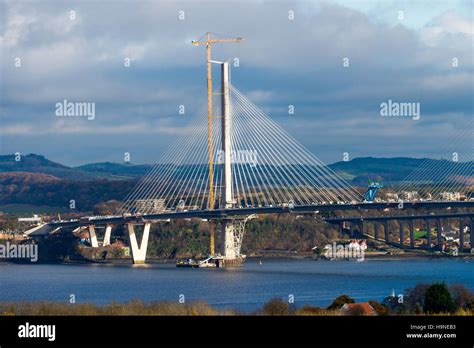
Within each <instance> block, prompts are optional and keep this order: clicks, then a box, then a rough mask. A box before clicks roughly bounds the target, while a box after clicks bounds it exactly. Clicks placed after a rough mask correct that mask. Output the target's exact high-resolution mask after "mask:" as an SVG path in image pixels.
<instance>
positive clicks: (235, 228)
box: [219, 218, 248, 267]
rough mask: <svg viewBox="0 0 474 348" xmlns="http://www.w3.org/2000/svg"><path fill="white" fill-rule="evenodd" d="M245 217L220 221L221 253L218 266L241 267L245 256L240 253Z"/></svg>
mask: <svg viewBox="0 0 474 348" xmlns="http://www.w3.org/2000/svg"><path fill="white" fill-rule="evenodd" d="M247 219H248V218H246V219H243V220H231V219H225V220H222V221H221V253H222V257H223V259H222V263H221V264H219V267H241V266H242V265H243V263H244V261H245V256H243V255H242V254H241V253H240V250H241V248H242V240H243V238H244V233H245V223H246V222H247Z"/></svg>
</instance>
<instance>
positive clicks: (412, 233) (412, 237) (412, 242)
mask: <svg viewBox="0 0 474 348" xmlns="http://www.w3.org/2000/svg"><path fill="white" fill-rule="evenodd" d="M408 226H409V227H410V248H414V247H415V226H414V223H413V220H410V221H409V222H408Z"/></svg>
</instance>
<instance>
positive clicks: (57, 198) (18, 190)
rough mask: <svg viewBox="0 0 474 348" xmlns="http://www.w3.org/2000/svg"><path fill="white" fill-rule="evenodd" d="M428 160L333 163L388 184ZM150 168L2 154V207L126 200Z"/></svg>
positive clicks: (357, 181)
mask: <svg viewBox="0 0 474 348" xmlns="http://www.w3.org/2000/svg"><path fill="white" fill-rule="evenodd" d="M423 161H425V159H416V158H407V157H396V158H373V157H363V158H355V159H353V160H351V161H347V162H337V163H334V164H331V165H329V167H331V168H332V169H333V170H334V171H336V172H337V173H338V174H339V175H341V176H342V177H343V178H344V179H346V180H347V181H348V182H350V183H351V184H352V185H353V186H360V187H366V186H367V181H368V179H369V178H370V179H375V178H377V177H381V178H382V181H383V183H384V185H390V183H392V182H396V181H402V180H404V179H405V178H406V177H407V176H408V175H409V174H410V173H411V172H413V171H414V170H415V169H416V168H417V167H419V166H420V165H421V164H422V163H423ZM443 165H446V166H447V167H446V168H447V171H448V172H449V170H450V167H449V166H456V165H462V164H460V163H453V162H448V161H445V163H443ZM150 168H151V165H133V164H118V163H110V162H103V163H92V164H87V165H83V166H79V167H67V166H64V165H61V164H59V163H56V162H53V161H50V160H48V159H46V158H45V157H43V156H39V155H35V154H30V155H25V156H22V160H21V161H19V162H16V161H15V157H14V155H5V156H0V211H1V210H2V209H3V208H4V207H5V206H6V205H28V206H49V207H61V209H69V208H68V207H69V202H70V200H71V199H73V200H75V201H76V205H77V209H78V210H81V211H91V210H93V209H94V206H96V205H97V204H99V203H101V202H106V201H110V200H119V201H120V200H122V199H123V198H124V197H125V196H126V195H127V194H128V193H129V192H130V191H131V190H132V189H133V187H134V186H135V184H136V183H137V180H138V179H139V178H140V177H141V176H142V175H143V174H145V173H146V172H147V171H148V170H149V169H150ZM187 169H188V168H186V167H181V168H179V169H177V170H180V171H183V170H187ZM2 207H3V208H2ZM30 210H31V209H30Z"/></svg>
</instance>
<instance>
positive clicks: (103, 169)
mask: <svg viewBox="0 0 474 348" xmlns="http://www.w3.org/2000/svg"><path fill="white" fill-rule="evenodd" d="M151 167H152V166H151V165H148V164H142V165H133V164H120V163H112V162H101V163H92V164H86V165H83V166H79V167H75V168H74V169H77V170H81V171H84V172H88V173H93V174H97V173H101V174H108V175H114V176H117V177H123V178H130V177H137V176H142V175H144V174H145V173H146V172H147V171H148V170H149V169H150V168H151Z"/></svg>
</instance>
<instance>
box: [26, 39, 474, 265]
mask: <svg viewBox="0 0 474 348" xmlns="http://www.w3.org/2000/svg"><path fill="white" fill-rule="evenodd" d="M217 42H224V41H219V40H214V41H213V40H212V39H211V37H210V34H207V38H206V40H205V41H197V43H198V44H201V43H202V44H206V47H207V49H208V57H207V58H208V59H207V66H208V103H207V107H206V108H205V109H204V110H203V112H202V113H197V114H196V115H194V117H193V118H192V119H191V121H190V123H189V126H188V127H187V128H186V132H185V133H186V134H185V135H184V136H183V137H181V138H180V139H177V140H176V142H175V143H174V144H172V145H171V146H170V147H169V149H168V150H167V151H166V152H165V153H164V154H163V156H161V158H160V159H159V161H157V162H156V163H155V164H154V165H153V167H152V168H151V170H150V171H149V172H148V173H147V174H146V175H145V176H144V177H143V178H141V180H140V181H139V182H138V183H137V185H136V187H135V188H134V189H133V191H132V192H130V194H129V195H128V196H127V197H126V198H125V199H124V202H123V205H122V207H121V208H120V209H119V210H118V211H117V212H116V214H114V216H109V217H87V218H83V219H79V220H73V221H56V222H52V223H50V224H48V227H49V228H62V227H77V228H88V229H89V233H90V240H91V245H92V246H93V247H96V246H98V241H97V235H96V227H97V226H105V237H104V243H103V244H104V245H107V244H110V235H111V232H112V228H113V226H114V225H117V224H125V225H126V226H127V229H128V233H129V237H130V246H131V249H132V256H133V260H134V262H136V263H139V262H144V261H145V257H146V248H147V243H148V236H149V232H150V226H151V224H152V223H155V222H158V221H163V220H167V219H181V218H201V219H207V221H209V224H210V233H211V236H210V254H211V256H213V257H214V258H215V259H216V260H219V264H220V266H239V265H241V264H242V262H243V258H242V255H241V253H240V249H241V245H242V239H243V237H244V232H245V224H246V222H247V221H248V220H249V219H252V218H254V217H255V214H281V213H291V212H296V213H314V212H320V211H337V210H340V211H343V210H366V209H379V210H383V209H387V208H393V209H405V208H423V209H432V208H438V209H439V208H452V207H463V208H466V207H473V206H474V202H473V201H471V200H469V198H470V196H469V194H470V193H469V192H470V191H469V190H470V186H471V187H472V183H470V182H466V180H472V177H473V176H472V174H473V173H472V170H473V162H472V161H468V162H462V163H460V165H459V167H458V168H459V170H458V171H457V172H456V173H446V171H445V170H444V171H443V167H442V166H440V167H439V168H437V170H436V171H434V170H433V165H432V163H425V164H424V165H423V166H422V167H421V168H419V169H418V172H419V173H414V174H413V176H411V177H409V178H407V181H406V183H404V185H401V186H400V187H399V188H398V190H399V191H400V193H401V194H402V193H403V192H413V189H412V186H413V184H419V183H420V182H421V184H422V185H424V186H423V187H424V189H425V191H423V192H424V193H423V194H426V192H428V191H429V190H432V191H433V194H432V195H431V196H429V197H426V198H425V197H424V198H420V197H417V198H416V199H397V200H396V201H394V202H364V199H363V196H362V194H361V192H359V191H358V190H357V189H355V188H354V187H352V186H351V185H350V184H349V183H348V182H347V181H346V180H344V179H343V178H342V177H341V176H340V175H338V174H337V173H335V172H334V171H333V170H331V169H330V168H329V167H328V166H326V165H325V164H324V163H323V162H322V161H321V160H320V159H319V158H318V157H316V156H315V155H314V154H312V153H311V152H310V151H308V150H307V149H306V148H305V147H304V146H303V145H302V144H300V143H299V142H298V141H297V140H296V139H294V138H293V137H292V136H291V135H290V134H289V133H288V132H287V131H286V130H285V129H284V128H283V127H281V126H280V125H279V124H278V123H276V122H275V121H273V120H272V119H271V118H270V117H269V116H268V115H267V114H266V113H265V112H263V111H262V110H261V109H260V108H258V107H257V106H256V105H255V104H254V103H252V102H251V101H250V100H249V99H248V98H247V97H246V96H245V95H244V94H243V93H242V92H240V91H239V90H238V89H237V88H236V87H235V86H233V85H232V83H231V81H230V73H229V64H228V63H227V62H217V61H213V60H211V56H210V47H211V44H213V43H217ZM211 64H217V65H218V66H219V67H220V72H221V80H220V86H219V87H218V88H213V87H212V78H211ZM420 173H422V174H420ZM435 173H436V175H439V176H440V177H442V178H443V179H442V180H439V178H436V177H435V175H434V174H435ZM453 178H454V179H453ZM420 179H421V180H420ZM417 180H418V181H417ZM429 180H431V181H430V182H429V184H430V185H427V183H428V181H429ZM433 180H434V181H433ZM410 185H411V186H410ZM409 190H412V191H409ZM443 190H444V191H443ZM453 190H457V191H455V192H464V194H465V195H467V197H468V198H467V199H465V200H463V201H461V200H460V199H457V200H456V199H452V197H451V198H450V199H438V196H439V195H440V193H442V192H451V191H453ZM468 191H469V192H468ZM420 192H421V191H420ZM428 194H429V192H428ZM441 198H442V197H441ZM453 217H456V218H462V219H464V220H465V219H471V220H470V221H471V224H470V226H471V227H472V215H471V214H467V215H459V216H458V215H456V216H453ZM415 218H416V217H414V218H413V219H415ZM421 218H422V219H424V220H427V219H428V218H429V217H428V218H427V217H426V216H423V217H421ZM432 218H434V217H432ZM443 218H446V216H443ZM361 219H362V220H363V217H347V218H346V219H345V220H344V218H340V219H339V220H328V222H329V223H341V222H344V221H349V222H357V223H359V224H360V220H361ZM381 219H383V218H381ZM379 220H380V219H379ZM464 220H463V222H461V224H463V223H464ZM377 221H378V220H377ZM139 225H140V226H143V237H142V241H141V243H140V245H139V243H138V240H137V237H136V233H135V228H136V226H139ZM463 226H464V225H463ZM215 227H219V228H220V236H221V243H220V246H221V247H220V251H219V252H216V251H215V248H214V246H215V244H216V242H215V236H214V234H215V231H214V229H215ZM41 228H42V227H40V228H38V229H35V230H34V231H31V233H32V234H35V233H39V232H40V230H41ZM471 230H472V229H471ZM351 231H352V229H351ZM430 231H431V230H430ZM362 233H363V228H362ZM385 233H386V235H387V233H388V229H387V228H386V232H385ZM439 233H440V229H438V234H439ZM461 233H462V232H461ZM400 240H401V244H402V245H403V240H402V239H400ZM438 241H439V238H438ZM411 244H413V243H412V242H411ZM472 245H473V233H472V232H471V246H472Z"/></svg>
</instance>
